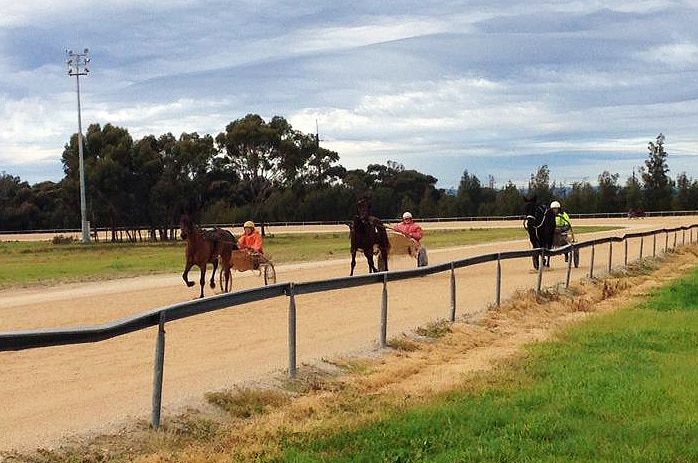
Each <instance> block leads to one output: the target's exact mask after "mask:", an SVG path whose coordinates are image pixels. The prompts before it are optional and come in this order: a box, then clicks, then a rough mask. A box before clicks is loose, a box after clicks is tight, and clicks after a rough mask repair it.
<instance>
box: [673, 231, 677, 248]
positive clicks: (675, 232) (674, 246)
mask: <svg viewBox="0 0 698 463" xmlns="http://www.w3.org/2000/svg"><path fill="white" fill-rule="evenodd" d="M676 234H677V232H676V230H674V247H673V248H672V249H673V250H674V251H676Z"/></svg>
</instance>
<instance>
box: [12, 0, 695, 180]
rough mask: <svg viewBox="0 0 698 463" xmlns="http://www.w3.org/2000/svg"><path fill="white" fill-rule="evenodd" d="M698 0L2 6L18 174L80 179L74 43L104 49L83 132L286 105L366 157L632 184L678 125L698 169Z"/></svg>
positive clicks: (146, 131)
mask: <svg viewBox="0 0 698 463" xmlns="http://www.w3.org/2000/svg"><path fill="white" fill-rule="evenodd" d="M696 24H698V2H697V1H696V0H685V1H681V0H616V1H613V2H604V1H595V0H579V1H564V0H548V1H542V0H527V1H525V2H522V1H520V0H516V1H514V0H472V1H457V0H453V1H449V0H442V1H429V0H420V1H413V0H401V1H375V0H372V1H366V0H357V1H348V2H342V1H335V0H327V1H320V0H304V1H303V2H298V1H295V0H294V1H287V0H253V1H252V0H250V1H248V0H242V1H241V0H232V1H229V0H198V1H195V0H168V1H161V0H100V1H98V2H95V1H92V0H71V1H70V2H59V1H57V0H22V1H21V2H9V1H3V2H1V3H0V101H1V102H2V106H1V108H2V109H0V173H2V172H4V173H5V174H10V175H13V176H17V177H20V179H21V180H22V181H27V182H29V183H30V184H35V183H38V182H41V181H45V180H51V181H59V180H61V179H62V178H63V175H64V173H63V167H62V164H61V154H62V152H63V148H64V146H65V144H66V143H68V141H69V140H70V137H71V135H72V134H74V133H77V131H78V109H77V101H78V99H77V91H76V84H77V82H76V80H77V79H76V78H75V77H71V76H69V75H68V73H67V66H66V59H67V56H66V50H68V49H71V50H74V51H82V50H83V49H85V48H88V49H89V56H90V60H91V61H90V65H89V69H90V72H89V75H87V76H83V77H81V78H80V103H81V112H80V114H81V119H82V128H83V132H85V131H86V130H87V127H88V126H89V125H90V124H93V123H98V124H100V125H102V126H104V125H105V124H107V123H111V124H112V125H116V126H119V127H123V128H125V129H127V130H128V132H129V133H130V134H131V136H132V137H133V138H134V140H138V139H140V138H142V137H144V136H147V135H155V136H160V135H162V134H166V133H172V134H174V135H175V136H176V137H179V135H181V134H182V133H185V132H186V133H192V132H197V133H199V134H200V135H203V134H210V135H212V136H214V137H215V136H216V135H217V134H218V133H220V132H223V131H224V130H225V127H226V125H227V124H229V123H230V122H232V121H235V120H237V119H240V118H243V117H244V116H245V115H247V114H259V115H260V116H262V117H263V118H264V119H265V120H267V121H269V120H270V119H271V118H272V117H273V116H282V117H284V118H286V119H287V120H288V121H289V122H290V123H291V125H292V126H293V128H294V129H296V130H300V131H301V132H304V133H315V131H316V128H317V129H318V132H319V136H320V139H321V145H322V146H323V147H324V148H327V149H331V150H334V151H336V152H337V153H339V156H340V159H339V163H340V164H341V165H343V166H344V167H346V168H347V169H366V167H367V166H368V165H369V164H383V165H385V164H386V163H387V162H388V161H395V162H398V163H400V164H402V165H403V166H404V167H405V168H406V169H415V170H417V171H419V172H422V173H424V174H428V175H432V176H434V177H436V178H437V179H438V183H437V187H440V188H454V187H455V188H457V186H458V184H459V182H460V179H461V177H462V176H463V173H464V172H465V171H467V172H468V173H469V174H470V175H475V176H477V177H478V178H479V179H480V181H481V182H482V184H483V185H487V184H488V183H489V181H490V178H491V179H492V180H493V181H494V185H495V187H497V188H502V187H504V186H505V185H506V184H507V183H508V182H510V181H511V182H513V183H515V184H516V185H518V186H525V185H526V184H527V182H528V180H529V178H530V177H531V175H532V174H535V173H536V172H537V171H538V169H539V168H540V167H541V166H543V165H547V166H548V168H549V170H550V180H551V182H555V183H556V185H571V184H572V183H573V182H582V181H586V182H589V183H591V184H592V185H595V184H597V178H598V176H599V174H601V173H602V172H604V171H607V172H609V173H611V174H618V175H619V184H621V185H623V184H625V181H626V180H627V178H628V177H631V176H632V175H633V172H634V171H635V172H639V168H640V167H641V166H643V165H644V161H645V160H646V159H647V157H648V149H647V144H648V142H649V141H653V140H655V139H656V137H657V136H658V135H659V133H663V134H664V135H665V137H666V140H665V144H664V147H665V150H666V152H667V154H668V158H667V163H668V167H669V169H670V170H669V176H670V177H671V178H674V179H675V178H676V176H677V175H678V174H680V173H684V172H685V173H686V175H688V177H689V178H693V179H696V178H698V162H696V161H698V27H696Z"/></svg>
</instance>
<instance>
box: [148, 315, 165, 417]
mask: <svg viewBox="0 0 698 463" xmlns="http://www.w3.org/2000/svg"><path fill="white" fill-rule="evenodd" d="M164 370H165V311H162V312H160V323H159V324H158V335H157V340H156V341H155V364H154V368H153V403H152V412H151V415H150V426H152V428H153V429H155V430H157V429H160V411H161V410H162V378H163V376H164V375H163V373H164Z"/></svg>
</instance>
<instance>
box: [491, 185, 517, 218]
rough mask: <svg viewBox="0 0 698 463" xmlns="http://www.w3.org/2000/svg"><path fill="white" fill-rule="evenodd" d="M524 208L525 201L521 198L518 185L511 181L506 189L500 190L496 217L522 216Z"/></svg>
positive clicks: (497, 198) (496, 199) (497, 197)
mask: <svg viewBox="0 0 698 463" xmlns="http://www.w3.org/2000/svg"><path fill="white" fill-rule="evenodd" d="M523 208H524V201H523V198H522V197H521V192H519V189H518V188H517V187H516V185H514V183H513V182H512V181H511V180H509V181H508V182H507V184H506V185H505V186H504V188H502V189H501V190H499V191H498V192H497V194H496V198H495V213H494V215H501V216H505V217H506V216H515V215H522V214H523Z"/></svg>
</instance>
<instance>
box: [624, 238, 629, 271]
mask: <svg viewBox="0 0 698 463" xmlns="http://www.w3.org/2000/svg"><path fill="white" fill-rule="evenodd" d="M623 244H624V245H625V259H624V260H623V267H627V266H628V238H623Z"/></svg>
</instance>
